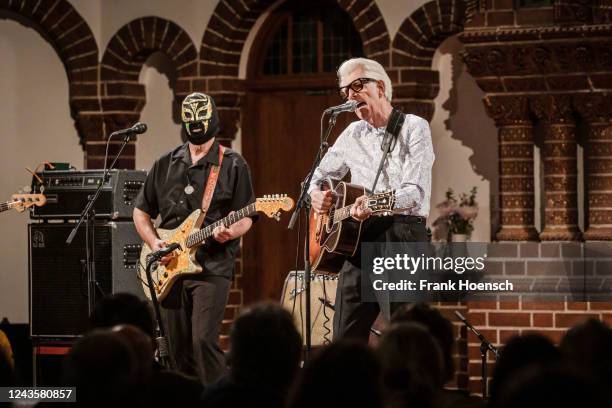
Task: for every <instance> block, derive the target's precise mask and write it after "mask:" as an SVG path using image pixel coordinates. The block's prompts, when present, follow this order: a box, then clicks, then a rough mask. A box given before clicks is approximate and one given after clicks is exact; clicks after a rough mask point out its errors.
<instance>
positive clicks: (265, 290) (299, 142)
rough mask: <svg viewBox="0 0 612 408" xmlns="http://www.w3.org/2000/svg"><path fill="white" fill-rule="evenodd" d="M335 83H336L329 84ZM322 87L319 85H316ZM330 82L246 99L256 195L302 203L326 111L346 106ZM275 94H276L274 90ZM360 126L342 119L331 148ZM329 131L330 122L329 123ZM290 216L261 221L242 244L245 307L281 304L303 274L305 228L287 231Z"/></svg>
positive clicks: (263, 90) (270, 89) (246, 150)
mask: <svg viewBox="0 0 612 408" xmlns="http://www.w3.org/2000/svg"><path fill="white" fill-rule="evenodd" d="M330 81H331V82H330ZM317 82H318V85H317ZM334 86H335V81H334V80H333V77H331V76H327V75H325V76H323V77H322V78H321V79H320V80H318V81H317V80H315V81H312V80H310V81H308V83H305V82H302V85H300V82H297V83H295V82H294V83H293V84H292V85H291V86H290V87H289V86H282V84H279V83H277V84H276V85H274V84H272V83H265V84H263V85H262V86H260V87H254V89H252V90H250V91H249V92H248V93H247V96H246V101H245V102H246V103H245V105H244V110H243V118H244V120H243V124H242V151H243V155H244V157H245V158H246V160H247V162H248V163H249V166H250V168H251V174H252V177H253V184H254V189H255V194H256V195H257V196H258V197H259V196H262V195H264V194H277V193H285V194H288V195H289V196H290V197H292V198H294V200H296V201H297V199H298V195H299V192H300V183H301V182H302V180H304V179H305V177H306V176H307V174H308V172H309V170H310V168H311V166H312V163H313V161H314V158H315V154H316V152H317V149H318V147H319V138H320V126H321V125H320V123H321V122H320V119H321V114H322V112H323V110H324V109H325V108H327V107H330V106H334V105H337V104H339V103H341V101H340V99H339V97H338V96H337V95H336V94H335V92H332V91H330V89H333V88H334ZM274 88H276V89H274ZM354 120H357V118H356V116H355V115H354V114H353V113H343V114H341V115H340V116H339V117H338V120H337V123H336V126H335V127H334V131H333V133H332V136H331V137H330V145H331V144H332V143H333V141H335V140H336V138H337V136H338V135H339V134H340V132H341V131H342V130H343V129H344V128H345V127H346V126H347V125H348V124H349V123H350V122H351V121H354ZM324 125H325V126H327V118H326V119H325V123H324ZM290 216H291V214H283V217H282V219H281V222H279V223H277V222H275V221H273V220H270V219H268V218H267V217H265V216H264V217H262V218H260V220H259V222H258V223H256V224H255V226H254V227H253V229H252V230H251V231H250V232H249V233H248V234H247V235H246V236H245V238H244V241H243V262H244V267H243V270H244V275H243V278H242V282H241V283H242V287H243V289H244V297H245V299H244V303H245V304H248V303H251V302H254V301H257V300H263V299H273V300H279V299H280V295H281V291H282V287H283V283H284V280H285V277H286V276H287V274H288V273H289V271H291V270H294V269H295V268H296V248H297V244H298V231H299V234H300V248H299V251H297V254H298V255H297V256H298V265H297V268H298V269H299V270H302V269H303V265H304V261H303V259H304V254H303V242H304V241H303V236H304V233H305V231H304V220H305V215H304V213H302V216H301V227H298V225H296V227H295V229H294V230H292V231H290V230H288V229H287V224H288V222H289V219H290Z"/></svg>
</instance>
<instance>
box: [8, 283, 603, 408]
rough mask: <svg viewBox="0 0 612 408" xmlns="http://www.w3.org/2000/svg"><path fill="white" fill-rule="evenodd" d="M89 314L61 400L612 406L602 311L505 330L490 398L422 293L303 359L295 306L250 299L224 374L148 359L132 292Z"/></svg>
mask: <svg viewBox="0 0 612 408" xmlns="http://www.w3.org/2000/svg"><path fill="white" fill-rule="evenodd" d="M90 322H91V330H90V331H89V332H88V334H87V335H85V336H84V337H83V338H81V339H80V340H79V341H78V342H77V343H76V344H75V345H74V347H73V348H72V349H71V351H70V353H69V354H68V355H67V357H66V359H65V364H64V371H63V377H62V383H63V384H65V385H67V386H75V387H76V388H77V399H78V402H77V404H76V405H75V404H69V405H67V406H84V407H89V406H100V407H101V406H104V407H108V406H112V405H113V404H115V405H116V406H134V407H191V406H193V407H212V408H220V407H266V408H268V407H269V408H275V407H289V408H318V407H330V408H332V407H333V408H338V407H350V408H353V407H371V408H400V407H408V408H412V407H414V408H451V407H458V408H464V407H465V408H469V407H474V408H476V407H485V406H488V407H491V408H519V407H520V408H525V407H548V406H550V407H554V408H561V407H612V392H610V389H611V388H612V330H611V329H610V328H609V327H607V326H606V325H605V324H604V323H602V322H601V321H599V320H588V321H586V322H585V323H583V324H580V325H578V326H576V327H573V328H572V329H570V330H569V331H568V332H567V333H566V334H565V336H564V337H563V340H562V341H561V344H560V346H559V347H556V346H555V345H554V344H553V343H552V342H551V341H550V340H549V339H548V338H546V337H543V336H541V335H538V334H527V335H523V336H518V337H515V338H513V339H511V340H510V341H509V342H508V343H507V344H506V345H505V346H504V347H503V348H502V349H501V351H500V354H499V358H498V360H497V362H496V364H495V367H494V371H493V378H492V380H491V381H490V398H489V399H488V400H487V401H484V400H483V399H482V398H479V397H475V396H470V395H468V394H467V393H464V392H462V391H460V390H452V389H447V388H445V384H448V383H449V382H450V381H451V380H452V379H453V378H454V377H455V371H456V369H455V361H454V358H453V354H454V353H455V347H456V345H455V336H454V331H453V326H452V324H451V323H450V322H449V321H448V320H447V319H446V318H445V317H443V315H442V314H441V313H440V312H439V311H438V310H437V309H435V308H432V307H430V306H428V305H426V304H413V305H406V306H404V307H401V308H399V309H398V310H397V311H396V312H395V314H394V315H393V318H392V321H391V323H390V325H389V326H388V327H387V328H386V329H385V331H384V332H383V334H382V336H381V338H380V341H379V342H378V345H377V347H376V348H375V349H374V348H372V347H370V346H368V345H366V344H362V343H358V342H354V341H350V340H340V341H336V342H334V343H332V344H330V345H327V346H324V347H322V348H320V349H318V350H316V351H315V352H314V353H313V355H312V357H311V358H310V359H309V360H308V361H307V362H306V363H305V365H304V367H303V368H300V365H301V361H302V339H301V337H300V334H299V333H298V331H297V329H296V327H295V324H294V322H293V318H292V316H291V314H290V313H289V312H288V311H286V310H284V309H283V308H282V307H281V306H280V305H276V304H272V303H264V304H258V305H255V306H252V307H250V308H247V309H246V310H244V311H243V312H242V314H241V315H240V316H239V317H238V318H237V319H236V320H235V322H234V325H233V327H232V331H231V335H230V352H229V354H228V372H227V374H226V375H225V376H224V377H223V378H221V379H220V380H218V381H217V382H215V383H213V384H208V385H202V384H200V383H199V382H198V381H197V380H196V379H195V378H191V377H188V376H185V375H183V374H180V373H178V372H175V371H172V370H169V369H166V368H164V367H162V366H161V365H160V364H158V363H157V362H156V361H155V359H154V358H153V355H154V350H155V344H156V343H155V337H154V336H155V334H154V333H155V331H154V324H153V319H152V315H151V312H150V310H149V306H148V304H147V303H145V302H143V301H141V300H140V299H138V298H137V297H135V296H133V295H129V294H116V295H113V296H110V297H107V298H104V299H102V300H101V301H100V302H99V303H98V305H97V307H96V309H95V311H94V313H93V314H92V315H91V318H90ZM0 344H1V343H0ZM464 370H465V368H464ZM12 375H13V374H12V366H11V357H10V356H8V355H7V353H5V352H0V380H1V381H0V385H10V384H11V382H12V381H14V378H13V377H12ZM43 405H44V404H42V403H41V404H38V406H43ZM51 406H57V405H56V404H51Z"/></svg>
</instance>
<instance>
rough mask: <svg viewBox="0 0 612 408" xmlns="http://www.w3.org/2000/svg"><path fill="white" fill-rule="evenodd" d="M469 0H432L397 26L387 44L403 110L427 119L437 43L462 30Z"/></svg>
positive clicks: (430, 114) (430, 110)
mask: <svg viewBox="0 0 612 408" xmlns="http://www.w3.org/2000/svg"><path fill="white" fill-rule="evenodd" d="M472 3H473V1H456V0H434V1H430V2H428V3H426V4H424V5H423V6H421V7H420V8H418V9H416V10H415V11H414V12H413V13H412V14H411V15H410V16H409V17H408V18H406V20H404V22H403V23H402V25H401V26H400V28H399V30H398V32H397V34H396V35H395V38H394V39H393V43H392V45H391V69H390V71H392V72H394V74H395V76H396V77H397V85H395V87H394V95H396V97H397V99H398V102H399V104H400V105H401V106H402V107H403V108H404V109H405V111H406V112H414V113H415V114H417V115H419V116H422V117H424V118H425V119H427V120H431V118H432V117H433V109H434V103H433V99H434V98H435V97H436V96H437V94H438V91H439V88H440V86H439V76H438V72H437V71H435V70H432V69H431V64H432V60H433V56H434V54H435V52H436V49H437V48H438V46H439V45H440V44H441V43H442V42H443V41H444V40H445V39H447V38H449V37H451V36H453V35H455V34H458V33H460V32H462V31H463V29H464V26H465V24H466V23H467V22H468V21H469V19H470V18H471V17H472V15H473V11H474V10H475V7H474V6H473V5H472Z"/></svg>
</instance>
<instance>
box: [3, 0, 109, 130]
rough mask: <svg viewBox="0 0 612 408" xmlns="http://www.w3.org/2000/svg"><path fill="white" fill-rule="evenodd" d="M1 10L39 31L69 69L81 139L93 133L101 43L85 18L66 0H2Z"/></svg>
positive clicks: (97, 106) (70, 98) (73, 109)
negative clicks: (99, 43)
mask: <svg viewBox="0 0 612 408" xmlns="http://www.w3.org/2000/svg"><path fill="white" fill-rule="evenodd" d="M0 12H2V14H3V17H4V18H9V19H14V20H16V21H18V22H20V23H22V24H25V25H27V26H30V27H32V28H34V29H35V30H36V31H38V32H39V33H40V34H41V35H42V37H43V38H44V39H45V40H47V41H48V42H49V43H50V44H51V45H52V46H53V48H54V49H55V51H56V52H57V54H58V56H59V58H60V60H61V61H62V63H63V64H64V67H65V69H66V75H67V76H68V83H69V87H70V89H69V101H70V102H69V103H70V112H71V115H72V118H73V119H74V120H75V125H76V128H77V132H78V134H79V137H80V138H81V142H82V141H83V138H84V137H85V135H88V134H89V133H90V132H91V130H92V129H91V125H92V122H91V121H90V115H89V114H87V113H86V112H89V111H99V110H100V100H99V97H98V87H97V81H98V45H97V44H96V40H95V38H94V36H93V33H92V31H91V29H90V27H89V25H88V24H87V22H85V20H84V19H83V17H82V16H81V15H80V14H79V13H78V12H77V11H76V10H75V8H74V7H73V6H72V5H71V4H70V3H69V2H68V1H66V0H12V1H11V0H2V1H0Z"/></svg>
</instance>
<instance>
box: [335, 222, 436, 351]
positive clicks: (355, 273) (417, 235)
mask: <svg viewBox="0 0 612 408" xmlns="http://www.w3.org/2000/svg"><path fill="white" fill-rule="evenodd" d="M417 220H418V218H417V217H407V216H401V215H395V216H393V217H371V218H369V219H367V220H366V221H365V222H364V225H363V230H362V237H361V241H362V242H425V241H427V240H428V236H427V228H426V227H425V220H424V218H423V219H421V220H420V222H417ZM360 252H361V251H357V253H356V254H355V256H354V257H352V258H348V259H347V260H346V261H345V262H344V265H343V266H342V269H341V270H340V273H339V277H338V288H337V290H336V308H335V313H334V339H339V338H351V339H357V340H363V341H365V342H367V341H368V338H369V336H370V328H371V327H372V324H373V323H374V321H375V320H376V318H377V317H378V314H379V313H381V312H382V315H383V317H384V318H385V319H386V320H387V321H388V320H389V318H390V317H391V315H392V314H393V312H394V311H395V309H396V308H397V307H399V306H400V305H401V303H392V302H390V301H389V299H388V297H387V298H384V293H382V294H379V293H377V294H376V296H377V300H378V302H362V301H361V278H362V276H361V253H360ZM366 279H367V278H366Z"/></svg>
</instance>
